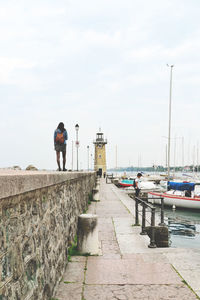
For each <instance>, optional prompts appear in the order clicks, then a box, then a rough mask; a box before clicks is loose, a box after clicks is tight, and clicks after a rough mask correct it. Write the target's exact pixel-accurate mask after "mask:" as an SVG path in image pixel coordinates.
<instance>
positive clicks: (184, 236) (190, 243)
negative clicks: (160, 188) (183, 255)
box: [164, 208, 200, 248]
mask: <svg viewBox="0 0 200 300" xmlns="http://www.w3.org/2000/svg"><path fill="white" fill-rule="evenodd" d="M164 213H165V223H166V225H167V226H168V228H169V239H170V247H174V248H178V247H182V248H200V211H199V210H189V209H180V208H177V209H176V210H172V209H171V208H165V212H164Z"/></svg>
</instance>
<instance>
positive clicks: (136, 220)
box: [135, 197, 140, 226]
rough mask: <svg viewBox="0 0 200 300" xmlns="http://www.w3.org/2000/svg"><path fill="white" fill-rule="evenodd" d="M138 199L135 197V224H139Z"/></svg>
mask: <svg viewBox="0 0 200 300" xmlns="http://www.w3.org/2000/svg"><path fill="white" fill-rule="evenodd" d="M138 215H139V211H138V199H137V197H135V226H139V225H140V224H139V216H138Z"/></svg>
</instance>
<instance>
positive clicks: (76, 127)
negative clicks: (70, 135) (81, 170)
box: [75, 124, 79, 171]
mask: <svg viewBox="0 0 200 300" xmlns="http://www.w3.org/2000/svg"><path fill="white" fill-rule="evenodd" d="M75 130H76V157H77V171H78V147H79V141H78V131H79V125H78V124H76V125H75Z"/></svg>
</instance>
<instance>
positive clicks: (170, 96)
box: [167, 64, 174, 180]
mask: <svg viewBox="0 0 200 300" xmlns="http://www.w3.org/2000/svg"><path fill="white" fill-rule="evenodd" d="M167 66H168V67H170V89H169V131H168V174H167V177H168V180H169V178H170V139H171V102H172V69H173V67H174V65H171V66H169V65H168V64H167Z"/></svg>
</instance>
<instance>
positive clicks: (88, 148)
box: [87, 145, 90, 172]
mask: <svg viewBox="0 0 200 300" xmlns="http://www.w3.org/2000/svg"><path fill="white" fill-rule="evenodd" d="M89 150H90V147H89V145H88V146H87V163H88V172H89Z"/></svg>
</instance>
